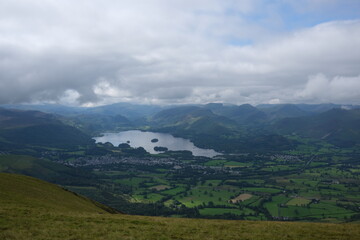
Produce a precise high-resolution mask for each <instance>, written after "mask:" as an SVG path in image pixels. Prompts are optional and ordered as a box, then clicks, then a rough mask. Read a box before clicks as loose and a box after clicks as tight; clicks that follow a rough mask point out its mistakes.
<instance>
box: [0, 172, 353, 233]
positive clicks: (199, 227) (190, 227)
mask: <svg viewBox="0 0 360 240" xmlns="http://www.w3.org/2000/svg"><path fill="white" fill-rule="evenodd" d="M231 210H232V211H234V210H235V212H236V209H231ZM111 211H112V210H111V209H109V208H106V207H105V206H103V205H101V204H98V203H95V202H93V201H90V200H88V199H86V198H83V197H80V196H78V195H75V194H73V193H71V192H68V191H65V190H63V189H62V188H60V187H58V186H56V185H53V184H49V183H46V182H43V181H40V180H37V179H34V178H29V177H25V176H20V175H13V174H0V214H1V218H0V239H4V240H8V239H9V240H10V239H18V240H27V239H34V240H38V239H39V240H40V239H54V240H57V239H89V240H92V239H109V240H112V239H184V240H185V239H213V240H215V239H231V240H233V239H248V240H263V239H283V240H297V239H307V240H322V239H326V240H328V239H334V240H335V239H338V240H356V239H359V238H360V228H359V224H355V223H353V224H329V223H301V222H296V223H295V222H291V223H289V222H266V221H226V220H205V219H184V218H161V217H144V216H130V215H126V214H114V213H112V214H111V213H110V212H111ZM203 211H205V213H207V214H216V210H213V209H206V208H205V209H203ZM219 211H227V210H219ZM279 236H281V238H279Z"/></svg>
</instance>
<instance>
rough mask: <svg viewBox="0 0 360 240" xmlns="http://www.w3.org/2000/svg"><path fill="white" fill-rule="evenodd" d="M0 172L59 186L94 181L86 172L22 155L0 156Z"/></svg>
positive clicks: (91, 182)
mask: <svg viewBox="0 0 360 240" xmlns="http://www.w3.org/2000/svg"><path fill="white" fill-rule="evenodd" d="M0 172H6V173H17V174H23V175H27V176H31V177H36V178H40V179H42V180H45V181H49V182H52V183H56V184H61V185H72V184H75V185H87V184H94V183H95V181H96V180H94V179H93V176H92V174H90V173H88V172H85V171H81V170H79V169H76V168H71V167H68V166H65V165H63V164H60V163H56V162H53V161H49V160H44V159H38V158H34V157H31V156H22V155H0Z"/></svg>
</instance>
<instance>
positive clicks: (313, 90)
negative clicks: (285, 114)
mask: <svg viewBox="0 0 360 240" xmlns="http://www.w3.org/2000/svg"><path fill="white" fill-rule="evenodd" d="M359 89H360V75H359V76H354V77H344V76H336V77H334V78H332V79H329V78H328V77H326V76H325V75H324V74H317V75H315V76H311V77H309V80H308V82H307V83H306V86H305V88H304V89H303V90H302V91H300V92H299V93H298V97H299V98H300V99H304V100H307V101H309V100H310V101H313V102H322V103H323V102H337V103H349V102H352V103H356V104H360V91H359Z"/></svg>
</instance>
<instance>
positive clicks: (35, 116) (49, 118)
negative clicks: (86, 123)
mask: <svg viewBox="0 0 360 240" xmlns="http://www.w3.org/2000/svg"><path fill="white" fill-rule="evenodd" d="M0 142H3V143H4V144H6V145H7V146H6V148H5V149H7V148H8V147H9V146H12V148H16V147H17V146H19V145H20V146H25V145H33V146H34V145H35V146H37V145H38V146H74V145H86V144H89V143H91V142H92V139H91V137H90V136H88V135H87V134H85V133H83V132H82V131H80V130H79V129H77V128H75V127H72V126H69V125H66V124H64V123H63V122H61V121H60V120H58V118H57V117H56V116H54V115H52V114H47V113H43V112H39V111H21V110H10V109H0ZM0 149H1V147H0Z"/></svg>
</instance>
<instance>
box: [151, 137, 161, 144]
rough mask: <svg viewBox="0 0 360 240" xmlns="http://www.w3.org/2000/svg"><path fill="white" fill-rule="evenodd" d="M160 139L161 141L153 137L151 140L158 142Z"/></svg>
mask: <svg viewBox="0 0 360 240" xmlns="http://www.w3.org/2000/svg"><path fill="white" fill-rule="evenodd" d="M158 141H159V139H157V138H153V139H151V142H152V143H156V142H158Z"/></svg>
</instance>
